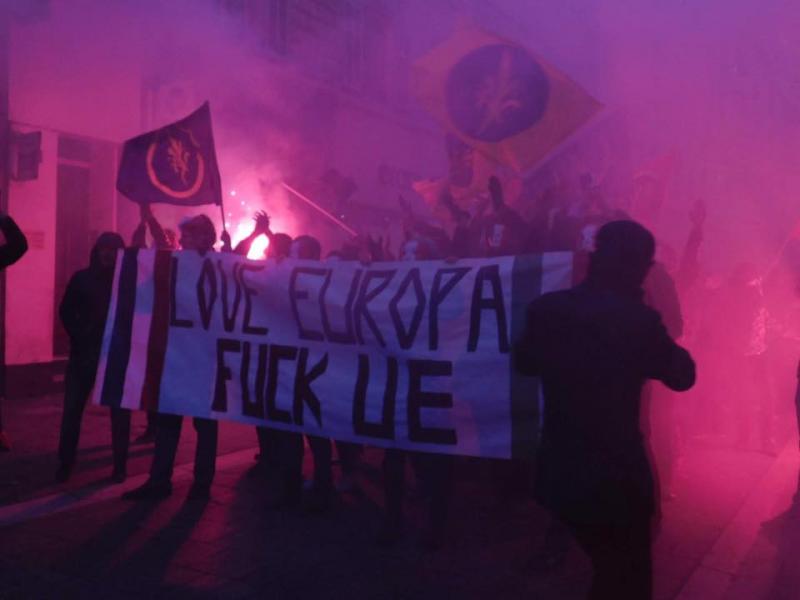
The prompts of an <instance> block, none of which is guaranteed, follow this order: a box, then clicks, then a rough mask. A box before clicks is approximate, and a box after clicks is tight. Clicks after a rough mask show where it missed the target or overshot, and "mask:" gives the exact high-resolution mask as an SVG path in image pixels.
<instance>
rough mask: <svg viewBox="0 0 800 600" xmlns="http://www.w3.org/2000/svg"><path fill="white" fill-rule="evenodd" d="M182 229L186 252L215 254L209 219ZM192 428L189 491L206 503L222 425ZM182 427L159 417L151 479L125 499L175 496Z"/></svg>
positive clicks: (201, 421) (201, 422)
mask: <svg viewBox="0 0 800 600" xmlns="http://www.w3.org/2000/svg"><path fill="white" fill-rule="evenodd" d="M179 228H180V240H179V243H180V246H181V248H182V249H183V250H194V251H196V252H199V253H200V254H201V255H203V254H205V253H207V252H213V251H214V250H213V249H214V242H216V239H217V232H216V230H215V228H214V224H213V223H212V222H211V219H209V218H208V217H207V216H205V215H198V216H196V217H193V218H191V219H187V220H185V221H183V222H182V223H181V224H180V226H179ZM192 424H193V425H194V430H195V431H196V432H197V447H196V449H195V455H194V483H193V484H192V487H191V489H190V490H189V497H190V498H196V499H200V500H204V499H207V498H208V497H209V495H210V490H211V482H212V480H213V479H214V471H215V469H216V461H217V433H218V431H219V423H217V421H216V420H214V419H205V418H201V417H193V418H192ZM182 425H183V416H182V415H171V414H167V413H159V415H158V427H157V430H156V447H155V452H154V454H153V463H152V464H151V465H150V477H149V478H148V480H147V481H146V482H145V483H144V484H143V485H141V486H139V487H138V488H136V489H133V490H130V491H129V492H126V493H125V494H123V496H122V497H123V498H125V499H127V500H158V499H161V498H166V497H167V496H169V495H170V494H171V493H172V470H173V467H174V466H175V455H176V454H177V452H178V442H179V441H180V437H181V427H182Z"/></svg>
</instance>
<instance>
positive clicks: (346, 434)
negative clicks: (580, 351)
mask: <svg viewBox="0 0 800 600" xmlns="http://www.w3.org/2000/svg"><path fill="white" fill-rule="evenodd" d="M573 272H574V269H573V255H572V254H571V253H551V254H543V255H531V256H519V257H504V258H497V259H491V260H490V259H470V260H459V261H457V262H455V263H451V262H445V261H420V262H387V263H375V264H372V265H369V266H365V265H363V264H361V263H358V262H344V261H336V262H314V261H300V260H284V261H281V262H275V261H273V260H268V261H252V260H247V259H245V258H243V257H240V256H237V255H233V254H224V253H214V252H210V253H207V254H206V255H205V256H201V255H200V254H198V253H196V252H188V251H179V252H168V251H153V250H137V249H129V250H125V251H124V252H121V253H120V256H119V257H118V261H117V269H116V273H115V277H114V283H113V293H112V299H111V305H110V308H109V313H108V318H107V324H106V330H105V335H104V339H103V347H102V354H101V359H100V365H99V369H98V376H97V380H96V383H95V390H94V392H93V394H94V402H95V403H97V404H101V405H106V406H121V407H123V408H130V409H142V410H157V411H159V412H165V413H173V414H182V415H190V416H197V417H208V418H213V419H227V420H233V421H237V422H241V423H249V424H252V425H266V426H268V427H274V428H278V429H284V430H292V431H302V432H305V433H308V434H313V435H320V436H323V437H330V438H335V439H340V440H348V441H356V442H362V443H365V444H371V445H377V446H384V447H396V448H402V449H407V450H420V451H428V452H440V453H448V454H460V455H470V456H484V457H496V458H510V457H522V456H529V455H530V454H531V453H532V451H533V446H534V443H535V439H536V432H537V427H538V414H539V408H538V386H537V382H536V381H535V380H531V379H525V378H522V377H521V376H519V375H517V374H515V372H514V369H513V365H512V345H513V341H514V339H515V338H516V336H517V335H518V333H519V332H520V330H521V328H522V327H523V325H524V319H525V308H526V307H527V304H528V303H529V302H530V301H531V300H532V299H534V298H535V297H537V296H538V295H540V294H542V293H545V292H548V291H552V290H556V289H562V288H564V287H567V286H569V285H571V283H572V278H573Z"/></svg>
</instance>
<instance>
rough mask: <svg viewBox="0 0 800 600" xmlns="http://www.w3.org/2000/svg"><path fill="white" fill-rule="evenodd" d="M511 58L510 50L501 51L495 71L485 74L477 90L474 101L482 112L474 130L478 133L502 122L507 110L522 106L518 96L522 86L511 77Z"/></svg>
mask: <svg viewBox="0 0 800 600" xmlns="http://www.w3.org/2000/svg"><path fill="white" fill-rule="evenodd" d="M512 60H513V58H512V56H511V53H510V52H508V51H505V52H503V55H502V57H501V58H500V64H499V66H498V70H497V73H496V74H493V75H487V76H486V79H484V81H483V83H482V84H481V86H480V88H479V89H478V90H477V93H476V98H475V103H476V104H477V106H478V107H480V108H482V109H483V113H484V117H483V120H482V121H481V124H480V126H479V127H478V129H477V131H476V133H477V134H478V135H480V134H482V133H484V132H486V131H487V130H488V129H489V128H491V127H493V126H494V125H497V124H500V123H502V122H503V119H504V118H505V116H506V112H507V111H509V110H516V109H520V108H522V101H521V100H520V98H519V95H520V93H521V91H522V86H521V82H519V81H518V80H517V79H515V78H514V77H512V74H511V72H512V67H513V65H512Z"/></svg>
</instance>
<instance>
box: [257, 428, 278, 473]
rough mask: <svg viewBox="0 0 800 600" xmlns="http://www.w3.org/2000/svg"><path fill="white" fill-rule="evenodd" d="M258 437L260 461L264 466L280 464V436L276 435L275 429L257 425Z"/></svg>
mask: <svg viewBox="0 0 800 600" xmlns="http://www.w3.org/2000/svg"><path fill="white" fill-rule="evenodd" d="M256 437H257V438H258V452H259V456H258V462H260V463H261V464H262V465H264V466H268V467H276V466H278V465H279V464H280V459H279V456H280V448H279V447H278V443H279V439H280V436H276V435H275V430H274V429H270V428H269V427H256Z"/></svg>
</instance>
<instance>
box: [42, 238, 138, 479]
mask: <svg viewBox="0 0 800 600" xmlns="http://www.w3.org/2000/svg"><path fill="white" fill-rule="evenodd" d="M124 246H125V242H124V241H123V240H122V237H121V236H120V235H119V234H117V233H114V232H105V233H103V234H101V235H100V237H98V238H97V241H96V242H95V244H94V247H93V248H92V252H91V256H90V260H89V267H88V268H87V269H82V270H80V271H78V272H76V273H75V274H74V275H73V276H72V279H70V281H69V283H68V284H67V289H66V291H65V293H64V297H63V299H62V300H61V305H60V306H59V310H58V314H59V317H60V318H61V323H62V324H63V325H64V329H65V330H66V331H67V335H68V336H69V342H70V349H69V361H68V363H67V373H66V379H65V390H64V413H63V416H62V419H61V435H60V439H59V445H58V458H59V467H58V471H57V472H56V480H57V481H59V482H64V481H66V480H67V479H69V477H70V475H71V473H72V469H73V466H74V465H75V457H76V454H77V450H78V438H79V437H80V430H81V418H82V416H83V410H84V408H85V407H86V401H87V400H88V398H89V394H90V393H91V391H92V387H93V385H94V380H95V375H96V373H97V364H98V361H99V360H100V348H101V345H102V342H103V331H104V329H105V324H106V314H107V313H108V305H109V302H110V300H111V287H112V281H113V278H114V265H115V264H116V257H117V251H118V250H121V249H122V248H124ZM129 433H130V411H128V410H126V409H121V408H112V409H111V443H112V447H113V455H114V472H113V475H112V478H113V480H114V481H115V482H117V483H120V482H122V481H124V480H125V475H126V470H125V465H126V462H127V459H128V436H129Z"/></svg>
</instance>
